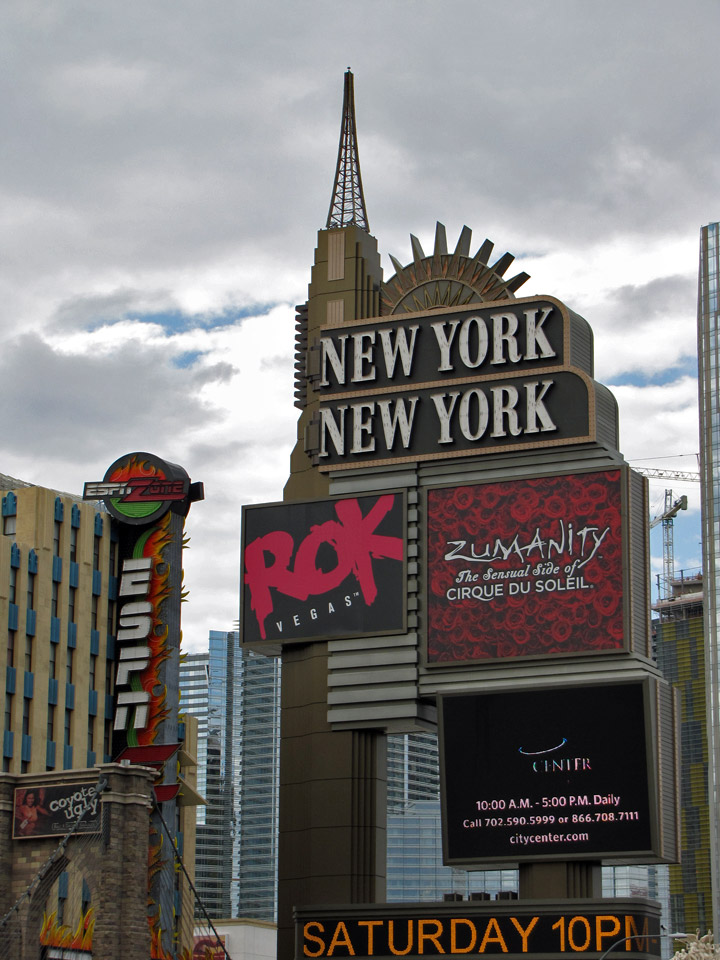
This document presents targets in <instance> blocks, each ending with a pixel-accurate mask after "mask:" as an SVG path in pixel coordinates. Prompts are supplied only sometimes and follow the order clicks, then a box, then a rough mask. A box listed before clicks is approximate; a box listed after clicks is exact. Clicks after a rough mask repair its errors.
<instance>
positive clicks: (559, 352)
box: [313, 299, 565, 395]
mask: <svg viewBox="0 0 720 960" xmlns="http://www.w3.org/2000/svg"><path fill="white" fill-rule="evenodd" d="M546 310H549V311H550V312H549V314H548V316H547V319H546V320H545V321H544V322H543V323H542V324H541V326H540V330H541V331H542V337H543V339H547V341H548V343H549V344H550V346H551V349H552V353H553V356H550V357H546V356H543V355H542V347H541V346H536V345H535V344H534V340H533V338H532V337H530V338H528V334H527V327H528V318H527V315H528V314H530V315H531V317H533V319H534V321H535V322H536V323H537V322H540V319H541V317H542V316H543V314H544V312H545V311H546ZM507 314H511V315H512V316H513V317H515V319H516V321H517V332H516V334H515V335H514V337H513V342H514V345H515V343H516V344H517V348H518V351H519V353H520V357H519V359H517V360H514V361H512V362H511V361H510V360H509V359H508V349H507V345H506V344H504V343H503V345H502V347H501V348H500V356H501V358H502V359H501V360H500V361H498V362H496V363H493V355H494V348H493V330H494V326H493V320H492V318H493V316H498V315H499V316H506V315H507ZM473 317H475V318H479V320H480V321H481V323H483V324H484V325H485V327H486V329H487V336H488V344H487V353H486V357H485V359H484V360H483V362H482V363H481V364H480V365H479V366H477V367H475V368H473V367H470V366H467V365H465V364H464V363H463V362H462V361H461V359H460V341H461V340H462V334H461V333H460V330H461V329H462V325H463V323H464V322H467V321H470V324H469V326H470V327H471V328H472V335H471V336H470V339H469V354H470V356H471V357H475V356H477V354H478V334H477V328H476V326H475V325H474V324H473V322H472V320H471V318H473ZM438 323H440V324H443V325H444V329H445V336H447V337H451V328H452V325H453V324H457V329H456V330H455V333H454V335H452V342H451V346H450V348H449V352H450V363H451V366H452V369H451V370H443V369H441V366H442V355H441V352H440V348H439V346H438V340H437V337H436V336H435V334H434V332H433V330H432V326H433V325H434V324H438ZM413 327H416V328H417V332H416V334H415V350H414V352H413V354H412V368H411V371H410V375H409V376H405V372H404V370H403V365H402V363H401V360H400V357H399V356H398V357H397V358H396V360H395V366H394V370H393V376H388V373H387V369H386V365H385V361H384V356H383V348H382V339H381V335H380V331H388V333H389V334H390V342H391V344H393V345H394V344H395V343H396V339H397V338H398V330H400V331H402V330H403V329H404V333H405V337H406V340H407V342H408V344H409V343H410V342H411V339H412V337H411V330H412V328H413ZM503 329H505V327H504V326H503ZM564 334H565V321H564V318H563V311H562V310H561V309H560V304H559V303H558V302H555V301H552V300H545V299H540V300H529V301H522V302H518V303H515V302H513V301H511V300H505V301H502V302H500V303H495V305H494V306H493V307H480V305H479V304H475V305H474V307H471V308H469V309H467V310H462V311H457V312H455V311H453V312H452V313H444V312H442V313H436V312H434V313H432V314H430V315H428V316H414V315H413V316H409V317H403V316H400V317H397V316H396V317H393V318H392V320H388V321H386V322H385V323H382V322H380V321H379V320H374V321H373V322H372V323H358V324H343V325H342V326H341V327H329V328H327V327H326V328H325V329H323V331H322V337H323V339H326V340H331V341H332V342H333V344H334V346H335V351H336V354H337V356H338V357H339V358H342V357H343V356H344V357H345V366H344V370H345V377H346V382H345V383H339V382H338V380H337V375H336V372H335V370H334V369H333V367H332V364H331V363H330V361H329V360H326V364H325V365H326V370H325V374H326V377H327V380H328V383H327V385H323V383H322V381H321V380H320V377H319V376H317V377H314V378H313V390H315V392H316V393H318V394H321V395H322V394H330V393H358V392H359V391H362V390H367V389H368V388H372V389H373V390H376V391H377V392H381V391H386V390H387V389H388V388H389V387H393V386H395V387H397V386H402V387H404V388H405V389H407V388H408V387H411V386H412V384H413V383H432V382H437V381H448V382H452V381H453V380H457V379H458V378H463V377H464V378H465V379H467V378H468V376H472V375H475V376H477V377H483V376H487V375H489V374H499V373H504V374H507V373H508V372H509V371H510V370H512V372H513V373H524V372H527V371H531V370H533V369H540V368H543V369H548V368H550V367H561V366H563V364H564V363H565V343H564ZM354 337H355V338H361V337H362V338H363V339H362V340H361V341H359V342H358V346H357V349H358V351H359V352H363V351H367V352H368V353H369V355H370V357H371V359H367V360H363V361H361V362H360V363H359V366H360V368H361V370H362V373H363V375H364V376H369V375H370V371H372V374H373V376H372V379H371V380H370V379H368V380H355V381H354V380H353V379H352V376H353V372H354V363H353V362H354V353H353V350H354V340H353V338H354ZM373 338H374V339H373ZM400 339H401V342H402V338H400ZM528 339H529V347H530V349H531V351H532V353H533V359H529V358H528V357H527V355H526V348H527V346H528ZM343 342H344V343H345V347H344V348H343V345H342V344H343Z"/></svg>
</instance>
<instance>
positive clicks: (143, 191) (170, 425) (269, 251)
mask: <svg viewBox="0 0 720 960" xmlns="http://www.w3.org/2000/svg"><path fill="white" fill-rule="evenodd" d="M718 36H720V4H718V3H717V0H685V3H684V4H682V5H680V4H678V3H676V2H675V0H673V2H670V0H604V2H602V3H590V2H582V0H508V2H505V3H492V4H491V3H488V2H486V0H444V2H442V3H441V2H439V0H363V2H362V3H350V2H347V0H306V2H304V3H294V4H293V3H289V2H287V0H283V2H280V0H275V2H273V0H268V2H266V3H259V2H252V3H251V2H247V0H204V2H198V0H122V2H121V0H103V2H101V3H98V2H97V0H63V2H62V3H52V2H48V0H4V2H3V4H2V10H1V11H0V53H1V58H0V59H1V61H2V63H3V67H2V75H1V77H2V79H1V83H2V89H1V90H0V111H1V112H2V146H1V147H0V217H1V219H2V230H1V232H0V244H1V246H2V250H1V253H0V409H1V410H2V411H3V414H2V420H3V429H2V430H1V431H0V472H3V473H7V474H10V475H11V476H15V477H20V478H22V479H24V480H28V481H31V482H33V483H38V484H42V485H45V486H50V487H55V488H58V489H62V490H68V491H71V492H80V491H81V489H82V484H83V482H84V481H85V480H91V479H93V480H94V479H100V478H101V477H102V475H103V474H104V472H105V469H106V468H107V467H108V466H109V464H110V463H111V462H112V461H113V460H115V459H116V458H117V457H118V456H119V455H121V454H123V453H127V452H129V451H132V450H147V451H150V452H152V453H155V454H158V455H159V456H162V457H165V458H166V459H169V460H173V461H175V462H177V463H181V464H183V465H184V466H185V467H186V469H187V470H188V472H189V473H190V475H191V477H192V478H193V479H194V480H202V481H204V483H205V490H206V500H205V502H204V503H199V504H195V505H194V506H193V509H192V511H191V515H190V519H189V524H188V526H189V534H190V536H191V546H190V550H189V552H188V554H187V557H186V564H185V568H186V581H187V586H188V588H189V590H190V602H189V603H188V604H187V605H186V607H185V610H184V623H185V626H184V633H185V640H186V646H187V647H190V648H202V647H204V646H205V645H206V642H207V633H208V630H209V629H227V628H230V627H231V626H232V623H233V621H234V620H235V619H236V617H237V591H238V560H239V542H240V536H239V529H240V508H241V504H243V503H248V502H262V501H269V500H275V499H278V498H279V497H280V495H281V491H282V487H283V484H284V482H285V479H286V477H287V472H288V457H289V452H290V449H291V446H292V443H293V440H294V436H295V422H296V416H295V415H296V412H297V411H296V410H295V408H294V407H293V406H292V390H293V384H292V350H293V314H294V310H293V307H294V305H295V304H296V303H299V302H300V301H302V300H304V299H305V298H306V295H307V283H308V280H309V270H310V265H311V263H312V258H313V249H314V245H315V239H316V233H317V230H318V228H321V227H323V226H324V225H325V220H326V217H327V210H328V205H329V201H330V190H331V186H332V179H333V174H334V169H335V160H336V152H337V141H338V133H339V124H340V109H341V102H342V82H343V73H344V71H345V69H346V68H347V67H348V66H350V67H351V68H352V70H353V72H354V74H355V94H356V112H357V122H358V129H359V138H360V139H359V143H360V160H361V167H362V175H363V182H364V187H365V196H366V201H367V207H368V215H369V220H370V229H371V232H372V233H373V235H374V236H375V237H377V239H378V242H379V247H380V250H381V252H382V254H383V264H384V267H385V275H386V277H389V276H390V275H391V273H392V272H393V270H392V267H391V265H390V261H389V259H388V257H387V255H388V254H390V253H391V254H393V255H394V256H396V257H397V258H398V259H399V260H401V261H402V262H408V261H409V260H410V259H411V254H410V242H409V234H410V233H411V232H412V233H414V234H416V235H417V236H418V237H419V238H420V239H421V241H422V242H423V243H424V245H425V247H426V250H427V249H428V248H431V247H432V237H433V234H434V228H435V221H436V220H440V221H442V222H443V223H444V224H445V225H446V227H447V231H448V240H449V243H450V244H454V243H455V240H456V238H457V236H458V234H459V232H460V229H461V228H462V226H463V224H467V225H468V226H469V227H470V228H471V229H472V230H473V243H474V249H476V248H477V247H478V246H479V245H480V244H481V243H482V241H483V240H484V239H485V237H489V238H490V239H491V240H493V241H494V243H495V245H496V247H495V252H496V253H497V254H498V255H499V254H501V253H504V252H505V251H506V250H508V251H510V252H511V253H513V254H514V255H515V257H516V258H517V262H516V264H514V265H513V268H515V267H517V270H515V269H513V273H514V272H518V271H519V270H525V271H527V272H528V273H529V274H530V275H531V279H530V280H529V281H528V283H527V284H526V285H525V286H524V287H523V289H522V294H523V295H527V296H531V295H534V294H553V295H555V296H557V297H559V298H560V299H561V300H563V301H564V302H566V303H567V304H568V305H569V306H571V307H572V308H573V309H574V310H576V311H577V312H578V313H580V314H582V315H583V316H584V317H585V318H586V319H587V320H588V321H589V322H590V323H591V325H592V326H593V329H594V331H595V356H596V377H597V379H599V380H601V381H602V382H604V383H606V384H608V385H609V386H611V388H612V389H613V391H614V392H615V394H616V396H617V398H618V401H619V403H620V411H621V449H622V451H623V453H624V455H625V457H626V458H627V459H628V460H631V461H633V462H634V463H637V464H638V465H640V466H656V467H657V466H667V467H669V468H672V469H676V470H693V469H696V468H697V464H696V460H695V454H696V452H697V449H698V431H697V398H696V393H697V383H696V359H695V300H696V286H697V258H698V253H697V251H698V234H699V228H700V226H701V225H702V224H704V223H707V222H709V221H712V220H717V219H720V192H719V190H718V188H719V186H720V161H719V158H720V128H719V126H718V109H717V106H718V105H717V92H718V89H720V83H719V79H720V78H719V76H718V75H719V73H720V60H719V58H718V56H717V38H718ZM258 396H260V397H261V398H262V399H261V400H258ZM668 485H670V486H672V488H673V490H674V491H675V492H676V494H679V493H684V492H687V493H688V494H689V495H690V502H691V507H692V509H691V510H690V511H689V512H688V513H687V514H683V515H681V517H680V519H679V520H678V521H677V522H676V525H675V530H676V549H677V554H678V562H679V564H680V565H682V566H684V567H688V568H692V567H696V566H697V565H698V564H699V562H700V552H699V543H698V540H699V519H698V496H697V484H680V483H676V482H674V481H672V482H667V483H666V482H663V481H659V482H657V483H653V485H652V488H651V499H652V501H653V504H654V506H655V507H656V508H657V510H659V509H660V506H661V502H662V499H663V493H664V489H665V487H666V486H668ZM653 544H654V548H655V552H656V553H658V552H659V547H660V545H659V543H655V539H654V540H653ZM655 568H656V569H659V561H656V563H655Z"/></svg>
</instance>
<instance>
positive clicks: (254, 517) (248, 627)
mask: <svg viewBox="0 0 720 960" xmlns="http://www.w3.org/2000/svg"><path fill="white" fill-rule="evenodd" d="M404 521H405V509H404V496H403V495H402V494H400V493H386V494H381V495H377V496H367V497H348V498H337V499H330V500H313V501H307V502H297V503H275V504H260V505H258V506H248V507H245V508H244V509H243V579H242V597H243V605H242V627H243V640H244V642H245V643H256V642H258V641H261V642H262V641H268V642H272V643H279V642H280V643H286V642H293V641H295V642H296V641H300V640H308V639H313V638H315V639H316V638H319V637H322V638H327V637H332V636H344V637H349V636H359V635H365V634H377V633H397V632H400V631H402V630H403V629H404V623H405V596H406V590H405V538H404Z"/></svg>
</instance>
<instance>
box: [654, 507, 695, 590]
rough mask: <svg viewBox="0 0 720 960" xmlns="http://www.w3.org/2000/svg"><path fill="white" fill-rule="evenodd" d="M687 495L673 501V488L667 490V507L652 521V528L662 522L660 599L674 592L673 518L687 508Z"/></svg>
mask: <svg viewBox="0 0 720 960" xmlns="http://www.w3.org/2000/svg"><path fill="white" fill-rule="evenodd" d="M687 505H688V500H687V497H686V496H682V497H679V498H678V499H677V500H675V502H673V492H672V490H666V491H665V509H664V510H663V512H662V513H660V514H658V515H657V517H653V519H652V520H651V521H650V529H651V530H652V528H653V527H656V526H657V525H658V524H659V523H662V542H663V565H662V571H663V572H662V589H660V590H659V591H658V592H659V594H660V596H659V599H660V600H667V599H668V598H669V597H670V594H671V593H672V581H673V577H674V576H675V543H674V538H673V520H674V518H675V517H676V516H677V514H678V513H679V512H680V511H681V510H687Z"/></svg>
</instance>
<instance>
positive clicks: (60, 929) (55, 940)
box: [40, 907, 95, 957]
mask: <svg viewBox="0 0 720 960" xmlns="http://www.w3.org/2000/svg"><path fill="white" fill-rule="evenodd" d="M94 928H95V912H94V909H93V908H92V907H88V911H87V913H86V914H84V916H82V917H80V920H79V922H78V925H77V928H76V929H75V931H74V932H73V931H72V930H71V929H70V927H68V926H66V925H65V924H60V923H58V922H57V910H53V912H52V913H51V914H50V916H48V915H47V914H46V913H44V914H43V924H42V929H41V931H40V943H41V944H42V946H44V947H65V948H67V949H70V950H84V951H87V952H88V957H90V956H91V950H92V939H93V930H94Z"/></svg>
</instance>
